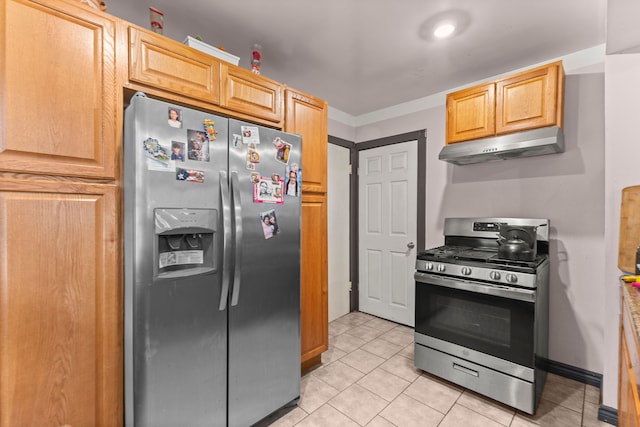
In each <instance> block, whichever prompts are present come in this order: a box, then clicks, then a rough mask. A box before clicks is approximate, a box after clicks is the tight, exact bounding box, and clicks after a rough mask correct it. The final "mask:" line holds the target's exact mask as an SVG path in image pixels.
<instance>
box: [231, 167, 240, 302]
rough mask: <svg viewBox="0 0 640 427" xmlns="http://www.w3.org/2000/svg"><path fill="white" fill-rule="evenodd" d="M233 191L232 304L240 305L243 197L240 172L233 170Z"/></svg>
mask: <svg viewBox="0 0 640 427" xmlns="http://www.w3.org/2000/svg"><path fill="white" fill-rule="evenodd" d="M231 192H232V196H233V212H234V215H235V237H234V242H235V252H236V253H235V257H234V263H235V265H234V269H233V270H234V271H233V293H232V294H231V305H232V306H234V305H238V299H239V298H240V282H241V280H240V279H241V277H240V273H241V269H240V266H241V265H242V245H241V242H242V199H241V197H240V184H239V181H238V172H236V171H233V172H231Z"/></svg>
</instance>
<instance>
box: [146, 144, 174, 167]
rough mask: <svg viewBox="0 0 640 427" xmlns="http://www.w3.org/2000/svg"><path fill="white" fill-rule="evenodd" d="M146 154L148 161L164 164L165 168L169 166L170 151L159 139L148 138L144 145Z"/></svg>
mask: <svg viewBox="0 0 640 427" xmlns="http://www.w3.org/2000/svg"><path fill="white" fill-rule="evenodd" d="M142 145H143V147H144V154H145V156H146V157H147V158H148V159H151V160H153V161H154V162H158V163H160V164H162V165H163V166H164V167H167V166H169V151H168V150H166V149H165V148H164V147H163V146H162V145H160V143H159V142H158V140H157V139H155V138H147V139H145V140H144V142H143V143H142Z"/></svg>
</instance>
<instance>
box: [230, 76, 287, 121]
mask: <svg viewBox="0 0 640 427" xmlns="http://www.w3.org/2000/svg"><path fill="white" fill-rule="evenodd" d="M221 75H222V77H221V79H222V82H221V89H220V91H221V96H220V105H221V106H222V107H225V108H228V109H230V110H233V111H237V112H239V113H243V114H247V115H248V116H253V117H259V118H261V119H265V120H268V121H270V122H273V123H274V124H280V122H281V121H282V85H281V84H280V83H278V82H275V81H273V80H269V79H267V78H265V77H262V76H260V75H258V74H254V73H252V72H251V71H248V70H245V69H243V68H240V67H236V66H234V65H228V64H222V68H221Z"/></svg>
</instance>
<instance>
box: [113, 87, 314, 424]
mask: <svg viewBox="0 0 640 427" xmlns="http://www.w3.org/2000/svg"><path fill="white" fill-rule="evenodd" d="M124 134H125V137H124V171H125V174H124V176H125V182H124V193H125V199H124V215H125V222H124V226H125V251H124V253H125V423H126V425H127V426H153V427H158V426H171V427H175V426H190V427H192V426H238V427H247V426H250V425H252V424H254V423H256V422H258V421H259V420H262V419H264V418H265V417H267V416H269V415H270V414H272V413H274V412H275V411H277V410H279V409H282V408H286V407H289V406H291V405H295V403H296V402H297V400H298V398H299V396H300V323H299V322H300V321H299V319H300V191H299V188H300V183H301V180H300V179H301V172H302V170H301V168H300V165H301V140H300V137H299V136H298V135H291V134H286V133H282V132H279V131H276V130H273V129H269V128H266V127H260V126H257V125H254V124H250V123H243V122H240V121H237V120H232V119H227V118H224V117H219V116H216V115H213V114H209V113H206V112H202V111H198V110H195V109H190V108H185V107H184V106H180V105H172V104H169V103H165V102H161V101H158V100H155V99H151V98H148V97H146V96H145V95H144V94H143V93H138V94H136V95H135V96H133V97H132V99H131V102H130V104H129V106H128V107H127V108H126V110H125V133H124Z"/></svg>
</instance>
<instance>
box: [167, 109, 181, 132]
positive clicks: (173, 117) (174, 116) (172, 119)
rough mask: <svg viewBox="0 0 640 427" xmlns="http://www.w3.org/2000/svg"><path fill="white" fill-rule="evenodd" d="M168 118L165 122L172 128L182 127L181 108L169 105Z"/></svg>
mask: <svg viewBox="0 0 640 427" xmlns="http://www.w3.org/2000/svg"><path fill="white" fill-rule="evenodd" d="M168 114H169V119H168V120H167V123H168V124H169V126H171V127H172V128H177V129H180V128H181V127H182V110H181V109H179V108H176V107H169V113H168Z"/></svg>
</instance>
